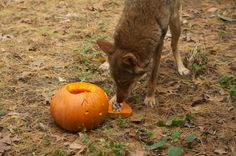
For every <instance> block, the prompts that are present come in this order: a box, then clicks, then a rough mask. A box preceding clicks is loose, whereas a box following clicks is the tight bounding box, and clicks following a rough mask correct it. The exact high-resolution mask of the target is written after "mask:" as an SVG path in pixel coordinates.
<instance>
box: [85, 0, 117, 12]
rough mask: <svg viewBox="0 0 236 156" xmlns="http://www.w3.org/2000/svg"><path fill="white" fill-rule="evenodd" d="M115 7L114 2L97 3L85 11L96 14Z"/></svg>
mask: <svg viewBox="0 0 236 156" xmlns="http://www.w3.org/2000/svg"><path fill="white" fill-rule="evenodd" d="M114 5H117V3H115V2H111V1H99V2H97V3H95V4H93V5H89V6H87V8H86V9H87V10H89V11H98V12H103V11H107V10H108V9H109V8H110V7H112V6H114Z"/></svg>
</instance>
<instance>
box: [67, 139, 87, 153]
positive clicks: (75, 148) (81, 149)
mask: <svg viewBox="0 0 236 156" xmlns="http://www.w3.org/2000/svg"><path fill="white" fill-rule="evenodd" d="M69 149H70V150H71V152H73V153H75V155H76V156H79V155H81V154H85V153H86V151H87V147H86V146H85V145H83V144H82V143H81V140H80V139H76V140H75V141H74V142H72V143H71V144H70V145H69Z"/></svg>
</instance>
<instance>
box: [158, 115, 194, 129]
mask: <svg viewBox="0 0 236 156" xmlns="http://www.w3.org/2000/svg"><path fill="white" fill-rule="evenodd" d="M191 120H192V116H191V115H188V114H187V115H186V116H185V117H183V118H179V117H174V118H173V119H172V120H169V121H166V122H165V121H159V122H157V126H158V127H179V126H183V125H184V124H185V123H186V122H190V121H191Z"/></svg>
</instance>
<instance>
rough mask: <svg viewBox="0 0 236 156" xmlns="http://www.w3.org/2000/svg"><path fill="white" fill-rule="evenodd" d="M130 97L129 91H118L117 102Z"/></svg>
mask: <svg viewBox="0 0 236 156" xmlns="http://www.w3.org/2000/svg"><path fill="white" fill-rule="evenodd" d="M127 97H128V92H127V91H119V90H118V91H117V93H116V98H117V99H116V102H118V103H122V102H124V101H125V100H126V99H127Z"/></svg>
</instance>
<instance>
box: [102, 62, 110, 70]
mask: <svg viewBox="0 0 236 156" xmlns="http://www.w3.org/2000/svg"><path fill="white" fill-rule="evenodd" d="M109 66H110V65H109V63H108V62H107V61H106V62H104V63H103V64H102V65H100V67H99V69H100V70H108V69H109Z"/></svg>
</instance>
